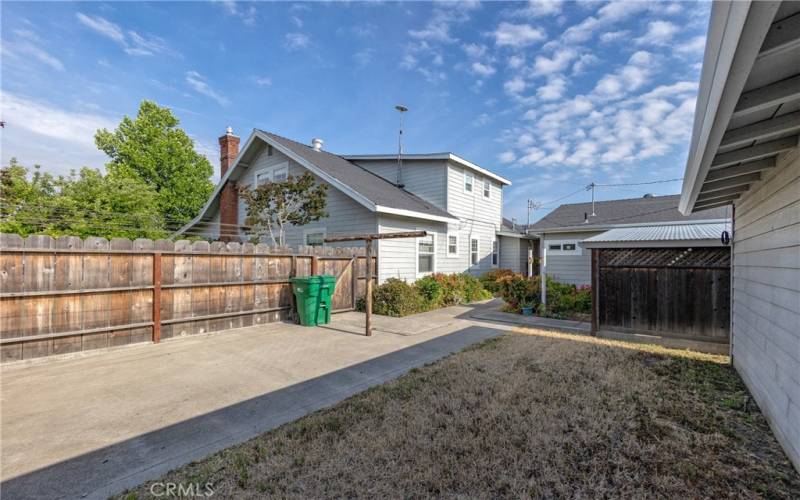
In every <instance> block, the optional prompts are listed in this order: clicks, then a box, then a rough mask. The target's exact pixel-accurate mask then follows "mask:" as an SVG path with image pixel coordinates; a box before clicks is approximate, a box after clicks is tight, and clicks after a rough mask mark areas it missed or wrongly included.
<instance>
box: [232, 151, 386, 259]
mask: <svg viewBox="0 0 800 500" xmlns="http://www.w3.org/2000/svg"><path fill="white" fill-rule="evenodd" d="M287 161H288V162H289V173H290V174H291V175H294V176H298V175H302V174H304V173H305V172H308V170H306V169H305V168H304V167H302V166H300V164H298V163H296V162H295V161H293V160H290V159H289V158H288V157H287V156H285V155H283V154H282V153H280V152H278V151H277V150H273V154H272V155H271V156H269V155H267V148H263V149H262V151H261V153H260V154H259V155H258V156H257V157H256V159H255V160H254V161H253V163H252V164H251V165H250V167H249V168H247V170H246V172H244V173H243V174H242V177H241V179H240V180H239V185H240V186H243V185H248V186H250V187H252V186H253V185H254V183H255V175H256V173H258V172H259V171H260V170H262V169H264V168H269V167H272V166H275V165H279V164H281V163H284V162H287ZM315 178H316V180H317V182H324V181H322V180H321V179H320V178H318V177H316V176H315ZM327 194H328V196H327V207H326V208H325V211H326V212H328V217H326V218H324V219H321V220H319V221H317V222H312V223H310V224H306V225H305V226H300V227H290V228H288V229H287V230H286V244H287V245H289V246H297V245H303V244H305V241H303V234H304V232H305V231H309V230H313V229H321V228H324V229H325V232H326V234H327V235H328V236H332V235H337V234H364V233H375V232H377V231H378V224H377V216H376V214H375V213H373V212H370V211H369V210H367V208H366V207H364V206H363V205H361V204H360V203H358V202H356V201H355V200H353V199H352V198H350V197H349V196H347V195H346V194H344V193H343V192H341V191H339V190H338V189H336V188H335V187H333V186H329V187H328V193H327ZM246 215H247V207H246V206H245V203H244V201H243V200H241V199H240V200H239V220H240V223H241V224H244V219H245V217H246ZM363 244H364V243H363V242H343V243H330V244H328V243H326V245H330V246H347V247H352V246H363Z"/></svg>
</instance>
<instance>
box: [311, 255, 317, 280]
mask: <svg viewBox="0 0 800 500" xmlns="http://www.w3.org/2000/svg"><path fill="white" fill-rule="evenodd" d="M318 270H319V260H318V259H317V256H316V254H315V255H314V256H313V257H311V276H316V275H317V274H318Z"/></svg>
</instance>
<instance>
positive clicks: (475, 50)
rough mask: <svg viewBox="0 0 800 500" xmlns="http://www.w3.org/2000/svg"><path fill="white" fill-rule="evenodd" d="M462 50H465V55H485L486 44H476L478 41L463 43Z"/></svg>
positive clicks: (474, 56)
mask: <svg viewBox="0 0 800 500" xmlns="http://www.w3.org/2000/svg"><path fill="white" fill-rule="evenodd" d="M463 48H464V52H466V54H467V56H469V57H471V58H473V59H478V58H481V57H483V56H484V55H486V50H487V48H486V45H483V44H478V43H467V44H465V45H464V47H463Z"/></svg>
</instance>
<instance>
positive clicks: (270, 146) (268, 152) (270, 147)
mask: <svg viewBox="0 0 800 500" xmlns="http://www.w3.org/2000/svg"><path fill="white" fill-rule="evenodd" d="M267 156H272V144H267Z"/></svg>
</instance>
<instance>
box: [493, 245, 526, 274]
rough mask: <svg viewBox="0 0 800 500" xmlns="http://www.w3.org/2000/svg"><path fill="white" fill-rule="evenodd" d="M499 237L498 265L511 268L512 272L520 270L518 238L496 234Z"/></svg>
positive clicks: (520, 246)
mask: <svg viewBox="0 0 800 500" xmlns="http://www.w3.org/2000/svg"><path fill="white" fill-rule="evenodd" d="M498 238H499V239H500V267H501V268H502V269H511V270H512V271H514V272H517V273H518V272H521V271H522V269H521V268H520V249H521V248H522V245H521V244H520V241H524V240H521V239H520V238H512V237H509V236H498Z"/></svg>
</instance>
